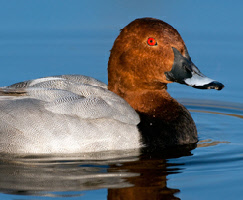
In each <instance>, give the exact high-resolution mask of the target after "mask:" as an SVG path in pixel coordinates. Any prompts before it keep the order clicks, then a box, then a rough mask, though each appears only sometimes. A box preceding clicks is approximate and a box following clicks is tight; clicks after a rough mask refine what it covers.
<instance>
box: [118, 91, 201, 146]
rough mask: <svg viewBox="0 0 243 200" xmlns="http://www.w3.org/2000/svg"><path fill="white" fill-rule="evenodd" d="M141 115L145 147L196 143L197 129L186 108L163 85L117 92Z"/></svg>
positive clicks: (140, 126)
mask: <svg viewBox="0 0 243 200" xmlns="http://www.w3.org/2000/svg"><path fill="white" fill-rule="evenodd" d="M116 92H117V94H118V95H120V96H121V97H122V98H124V99H125V100H126V101H127V102H128V103H129V104H130V105H131V106H132V107H133V108H134V109H135V110H136V111H137V112H138V114H139V115H140V119H141V122H140V124H139V125H138V127H139V130H140V132H141V134H142V136H143V142H144V144H146V146H149V147H152V148H155V147H156V146H158V147H161V146H163V145H164V146H171V145H178V144H180V145H181V144H188V143H195V142H197V130H196V126H195V123H194V121H193V119H192V117H191V115H190V113H189V111H188V110H187V109H186V108H185V107H184V106H183V105H181V104H180V103H178V102H177V101H176V100H175V99H173V98H172V97H171V96H170V95H169V93H168V92H167V91H166V88H162V89H160V90H159V89H156V90H151V89H150V90H145V89H143V90H134V91H126V93H119V92H118V91H116Z"/></svg>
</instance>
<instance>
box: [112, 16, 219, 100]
mask: <svg viewBox="0 0 243 200" xmlns="http://www.w3.org/2000/svg"><path fill="white" fill-rule="evenodd" d="M108 74H109V75H108V76H109V77H108V79H109V80H108V86H109V89H110V90H111V91H113V92H115V93H117V94H119V95H120V96H123V97H124V96H125V94H126V92H127V91H137V90H139V89H141V90H157V89H163V88H166V85H167V83H172V82H178V83H181V84H186V85H189V86H192V87H195V88H200V89H216V90H221V89H222V88H223V87H224V85H223V84H221V83H219V82H217V81H214V80H212V79H209V78H207V77H206V76H204V75H203V74H202V73H201V72H200V71H199V69H198V68H197V67H196V66H195V65H194V64H193V62H192V61H191V58H190V56H189V53H188V51H187V48H186V46H185V43H184V41H183V40H182V38H181V36H180V34H179V33H178V32H177V30H176V29H174V28H173V27H172V26H170V25H169V24H167V23H165V22H163V21H161V20H158V19H153V18H141V19H136V20H134V21H133V22H131V23H130V24H128V25H127V26H126V27H125V28H124V29H122V30H121V32H120V35H119V36H118V37H117V39H116V40H115V42H114V45H113V47H112V50H111V55H110V59H109V63H108Z"/></svg>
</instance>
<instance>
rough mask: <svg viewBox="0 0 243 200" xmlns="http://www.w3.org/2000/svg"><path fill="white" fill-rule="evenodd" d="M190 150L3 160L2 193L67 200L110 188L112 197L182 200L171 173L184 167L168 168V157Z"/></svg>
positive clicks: (185, 154) (1, 169) (109, 193)
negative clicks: (65, 199) (66, 198)
mask: <svg viewBox="0 0 243 200" xmlns="http://www.w3.org/2000/svg"><path fill="white" fill-rule="evenodd" d="M192 148H194V147H192V146H186V147H181V148H180V149H178V148H177V149H175V148H173V149H170V150H168V149H167V150H166V151H162V152H149V153H148V152H147V151H145V152H142V153H141V152H138V151H126V152H124V151H123V152H109V153H107V152H106V153H99V154H85V155H75V156H73V157H72V158H70V157H51V158H50V157H49V158H47V157H32V158H26V157H25V158H19V157H18V158H17V157H15V158H12V159H9V158H8V159H5V158H4V156H2V161H1V163H0V190H1V192H3V193H8V194H18V195H34V196H36V195H37V196H49V197H57V196H63V197H64V196H77V195H78V196H79V195H85V192H84V190H95V189H100V188H108V199H126V200H127V199H136V200H137V199H178V198H177V197H175V193H177V192H179V189H172V188H168V187H167V175H168V174H171V173H178V172H180V166H179V165H174V166H173V164H168V163H167V162H166V159H168V158H176V157H180V156H188V155H191V153H190V151H191V149H192ZM168 152H169V153H168ZM74 191H75V192H74Z"/></svg>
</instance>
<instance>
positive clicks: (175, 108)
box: [122, 89, 182, 121]
mask: <svg viewBox="0 0 243 200" xmlns="http://www.w3.org/2000/svg"><path fill="white" fill-rule="evenodd" d="M122 97H123V98H124V99H125V100H126V101H127V102H128V103H129V104H130V105H131V106H132V107H133V108H134V109H135V110H136V111H137V112H138V113H142V114H145V115H147V116H150V117H153V118H160V119H162V120H164V121H173V120H176V119H177V118H178V116H179V115H180V112H181V109H182V108H181V107H182V105H181V104H179V103H178V102H177V101H176V100H175V99H173V98H172V97H171V96H170V95H169V93H168V92H167V91H166V90H165V89H162V90H147V91H146V90H145V91H144V90H141V91H139V90H136V91H132V92H127V93H126V94H125V95H123V96H122Z"/></svg>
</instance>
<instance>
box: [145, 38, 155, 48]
mask: <svg viewBox="0 0 243 200" xmlns="http://www.w3.org/2000/svg"><path fill="white" fill-rule="evenodd" d="M147 43H148V45H150V46H155V45H157V42H156V40H155V39H154V38H152V37H150V38H148V41H147Z"/></svg>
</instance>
